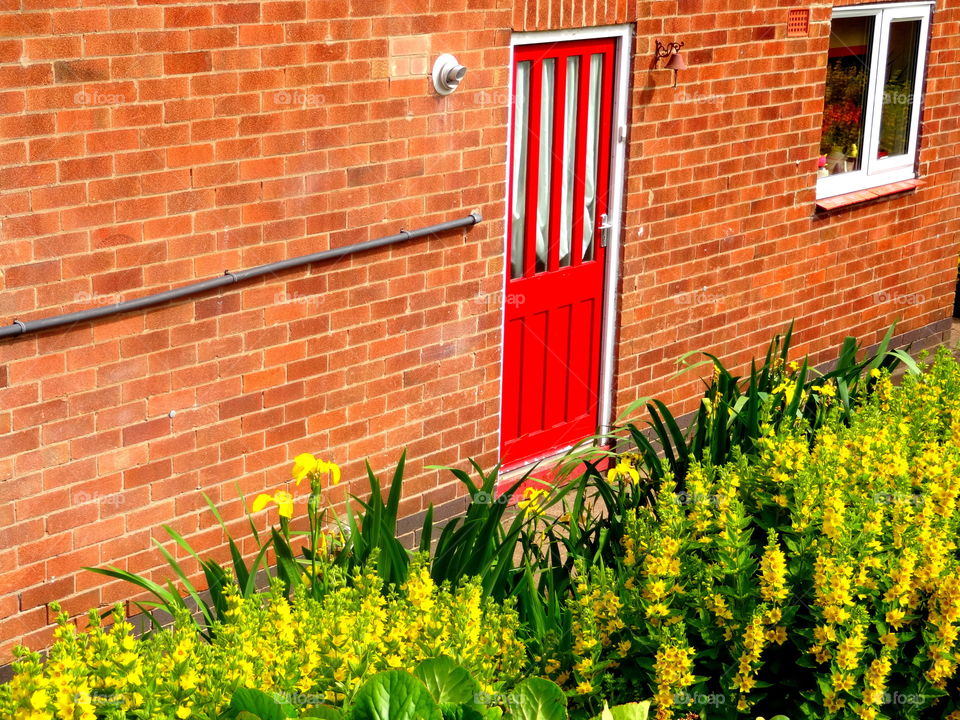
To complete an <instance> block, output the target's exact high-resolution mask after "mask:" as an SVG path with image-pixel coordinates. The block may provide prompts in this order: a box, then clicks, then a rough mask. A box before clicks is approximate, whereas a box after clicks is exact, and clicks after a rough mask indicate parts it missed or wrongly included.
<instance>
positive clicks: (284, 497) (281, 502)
mask: <svg viewBox="0 0 960 720" xmlns="http://www.w3.org/2000/svg"><path fill="white" fill-rule="evenodd" d="M271 502H272V503H275V504H276V506H277V507H278V508H279V509H280V517H285V518H292V517H293V495H291V494H290V493H288V492H287V491H286V490H277V492H276V494H274V495H268V494H267V493H260V494H259V495H257V498H256V500H254V501H253V512H260V511H261V510H263V509H264V508H265V507H266V506H267V505H268V504H269V503H271Z"/></svg>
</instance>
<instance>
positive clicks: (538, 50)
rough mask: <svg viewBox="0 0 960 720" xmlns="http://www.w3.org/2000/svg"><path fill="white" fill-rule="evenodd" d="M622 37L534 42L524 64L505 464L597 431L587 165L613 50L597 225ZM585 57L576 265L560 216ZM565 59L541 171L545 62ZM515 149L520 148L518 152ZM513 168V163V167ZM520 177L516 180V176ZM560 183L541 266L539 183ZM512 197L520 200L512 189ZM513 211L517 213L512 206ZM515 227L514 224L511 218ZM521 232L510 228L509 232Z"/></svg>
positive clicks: (597, 324) (605, 194)
mask: <svg viewBox="0 0 960 720" xmlns="http://www.w3.org/2000/svg"><path fill="white" fill-rule="evenodd" d="M615 48H616V41H615V40H614V39H612V38H611V39H600V40H582V41H581V40H578V41H572V42H568V43H550V44H544V45H533V46H524V47H521V48H518V49H517V50H516V53H515V62H522V61H524V60H529V61H531V68H532V72H531V81H530V93H531V97H530V106H529V107H530V115H529V123H528V135H527V143H528V146H527V187H526V203H525V208H524V209H525V213H526V214H525V217H524V247H523V260H524V262H523V268H524V271H523V276H522V277H519V278H511V277H510V265H511V258H510V256H509V255H510V253H511V252H512V250H511V246H510V244H509V243H508V257H507V264H506V273H507V284H506V290H507V293H506V303H505V306H506V308H505V326H504V347H503V374H504V377H503V400H502V418H501V441H500V450H501V458H502V461H503V464H504V468H506V469H510V468H512V467H517V466H520V465H523V464H525V463H527V462H530V461H532V460H535V459H538V458H540V457H544V456H547V455H549V454H551V453H553V452H555V451H559V450H562V449H564V448H566V447H569V446H570V445H572V444H574V443H575V442H577V441H579V440H581V439H582V438H584V437H586V436H589V435H592V434H593V433H594V432H596V425H597V405H598V393H599V384H600V346H601V325H602V309H603V279H604V277H603V276H604V250H603V248H601V247H600V243H599V230H596V228H595V241H594V244H595V248H596V250H595V254H594V257H593V259H591V260H588V261H586V262H582V261H581V256H582V245H581V239H582V237H583V196H584V171H585V164H586V152H585V150H586V147H585V142H586V140H587V133H586V128H587V112H588V106H589V83H590V57H591V55H593V54H595V53H601V54H602V55H603V73H602V84H603V88H602V91H601V106H600V142H599V146H598V163H597V201H596V202H597V208H596V225H597V226H598V225H599V224H600V216H601V214H602V213H604V212H606V211H607V206H608V200H609V187H608V186H609V172H610V153H611V147H612V117H613V92H614V67H615V66H614V53H615ZM572 55H578V56H580V73H579V86H578V89H577V90H578V107H577V114H576V119H575V121H576V123H577V132H576V151H575V155H574V158H575V160H574V162H575V165H574V170H575V175H576V180H575V183H574V188H573V203H574V205H573V223H572V228H571V229H572V233H573V237H572V242H571V245H572V247H571V252H572V254H573V258H572V263H573V264H572V265H571V266H570V267H560V266H559V224H560V223H559V220H560V210H561V208H560V199H561V183H562V178H563V167H562V162H563V133H564V123H565V118H564V107H563V104H564V99H563V98H564V93H565V91H566V62H567V58H568V57H570V56H572ZM546 58H555V59H556V60H555V62H556V92H555V93H554V98H553V101H554V118H553V123H552V127H551V131H552V132H553V142H552V147H553V153H552V157H553V166H552V168H551V172H550V177H549V178H545V179H544V178H540V177H539V174H540V173H539V169H540V164H541V163H540V158H539V156H538V153H539V139H540V138H539V131H540V116H541V112H542V108H541V97H540V96H541V89H542V64H543V60H544V59H546ZM513 152H515V149H514V148H511V157H512V156H513ZM511 167H512V166H511ZM511 182H513V180H512V179H511ZM540 182H549V183H550V198H551V207H550V213H549V218H550V228H549V252H548V260H547V266H546V270H545V271H542V272H539V273H538V272H536V222H537V220H536V209H537V194H538V192H537V191H538V184H539V183H540ZM510 197H511V198H512V197H513V194H512V189H511V194H510ZM510 217H511V218H512V208H511V213H510ZM508 225H509V223H508ZM509 232H511V230H510V228H509V227H508V233H509Z"/></svg>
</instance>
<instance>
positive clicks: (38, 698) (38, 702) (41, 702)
mask: <svg viewBox="0 0 960 720" xmlns="http://www.w3.org/2000/svg"><path fill="white" fill-rule="evenodd" d="M49 702H50V696H49V695H47V691H46V690H34V691H33V694H32V695H31V696H30V706H31V707H32V708H33V709H34V710H40V709H42V708H45V707H46V706H47V703H49Z"/></svg>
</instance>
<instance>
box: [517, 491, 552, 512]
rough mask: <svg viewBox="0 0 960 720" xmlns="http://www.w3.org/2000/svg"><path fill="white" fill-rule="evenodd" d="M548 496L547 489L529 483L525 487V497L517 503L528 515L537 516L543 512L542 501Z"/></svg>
mask: <svg viewBox="0 0 960 720" xmlns="http://www.w3.org/2000/svg"><path fill="white" fill-rule="evenodd" d="M546 497H547V491H546V490H544V489H543V488H538V487H534V486H533V485H528V486H527V487H525V488H524V489H523V499H522V500H520V502H518V503H517V507H519V508H520V510H522V511H523V513H524V515H526V516H527V517H536V516H537V515H542V514H543V506H542V505H541V502H542V501H543V500H545V499H546Z"/></svg>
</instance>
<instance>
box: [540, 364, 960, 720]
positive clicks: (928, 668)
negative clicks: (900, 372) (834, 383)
mask: <svg viewBox="0 0 960 720" xmlns="http://www.w3.org/2000/svg"><path fill="white" fill-rule="evenodd" d="M873 375H874V379H875V381H876V382H875V386H874V389H873V391H872V393H871V394H870V395H869V397H868V398H867V400H866V401H865V403H864V405H863V406H862V407H860V408H859V409H857V411H856V412H854V413H853V415H852V418H851V419H850V421H849V425H847V424H845V423H844V422H842V421H841V418H840V415H841V413H840V412H839V411H838V410H836V409H835V410H830V409H829V408H828V410H827V413H826V417H825V418H824V420H823V423H822V426H821V427H820V429H819V431H818V432H817V434H816V435H815V437H814V438H813V440H812V441H810V439H809V435H808V423H809V420H804V419H800V418H798V419H797V421H796V422H792V423H781V424H780V426H779V429H777V430H774V429H773V427H772V426H770V425H769V424H764V425H763V430H762V436H761V438H760V440H759V442H758V445H757V449H756V455H755V456H754V457H753V458H752V459H750V460H749V461H748V459H747V458H746V457H745V456H740V457H737V458H735V459H734V460H733V461H732V462H730V463H728V464H726V465H723V466H720V467H713V466H710V465H709V464H708V465H701V464H696V463H695V464H693V465H691V467H690V470H689V472H688V473H687V476H686V485H685V487H684V489H683V490H682V491H680V490H679V489H678V488H677V486H676V485H675V483H674V482H673V480H672V479H671V478H670V477H669V476H668V477H667V478H666V479H665V480H664V481H663V482H662V483H661V484H660V486H659V488H658V489H657V500H656V502H655V503H653V504H651V505H650V506H647V507H639V508H635V509H632V510H629V511H627V512H626V514H625V518H624V525H625V531H624V540H623V544H622V547H621V548H620V549H619V556H618V559H617V560H616V562H615V566H614V567H609V568H604V567H589V566H587V567H586V568H584V569H585V572H583V574H582V576H581V577H580V580H579V582H578V584H577V585H576V586H575V595H576V598H575V600H574V601H573V602H572V607H573V624H572V633H573V642H572V647H571V648H570V650H569V651H568V652H565V651H564V650H563V648H560V649H558V652H557V653H556V654H555V655H554V657H553V658H552V659H550V660H548V661H547V662H546V670H547V674H548V675H550V676H551V677H553V678H555V679H556V680H557V681H559V682H560V683H561V684H563V685H564V686H565V687H566V688H568V689H569V691H571V692H572V693H575V694H579V695H580V698H581V702H582V704H584V705H590V704H591V703H593V704H594V705H595V703H596V702H597V701H596V699H595V698H597V697H610V698H612V699H614V700H618V701H619V700H622V699H625V698H637V697H649V696H651V695H652V696H653V698H654V701H655V703H656V716H657V717H658V718H660V719H661V720H667V719H668V718H671V717H677V716H678V713H680V714H681V715H682V714H683V712H689V711H691V710H692V711H694V712H697V713H698V714H700V715H701V716H703V717H709V718H711V720H713V719H714V718H718V719H719V718H733V717H738V716H741V715H746V714H749V716H750V717H755V716H756V715H758V714H760V715H766V716H767V717H769V716H770V715H773V714H776V713H778V712H783V713H784V714H786V715H787V716H789V717H790V718H791V720H796V718H810V719H811V720H812V719H813V718H817V719H818V720H828V719H831V718H838V719H841V718H842V719H843V720H854V719H857V720H875V719H876V718H908V719H920V718H923V719H926V718H937V719H939V718H950V720H957V718H960V712H958V709H960V705H958V701H957V699H956V698H957V687H958V680H960V673H958V669H957V665H958V657H957V655H958V650H960V648H958V645H957V640H958V635H960V553H958V546H957V542H958V537H960V535H958V531H960V506H958V496H960V367H958V365H957V363H956V362H955V361H954V360H953V359H952V358H951V357H950V356H949V354H948V353H943V354H941V355H940V356H938V358H937V360H936V362H935V363H934V364H933V365H932V367H930V368H927V369H926V371H925V372H923V373H922V374H920V375H917V376H913V375H911V376H907V377H906V378H904V380H903V384H902V386H901V387H894V385H893V384H892V383H891V381H890V380H889V378H888V377H887V376H886V375H883V374H881V372H880V371H879V370H875V371H873ZM820 396H821V398H829V397H830V392H829V390H827V391H824V389H823V388H821V389H820ZM623 472H624V471H623V469H622V468H621V470H620V471H618V473H623Z"/></svg>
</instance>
